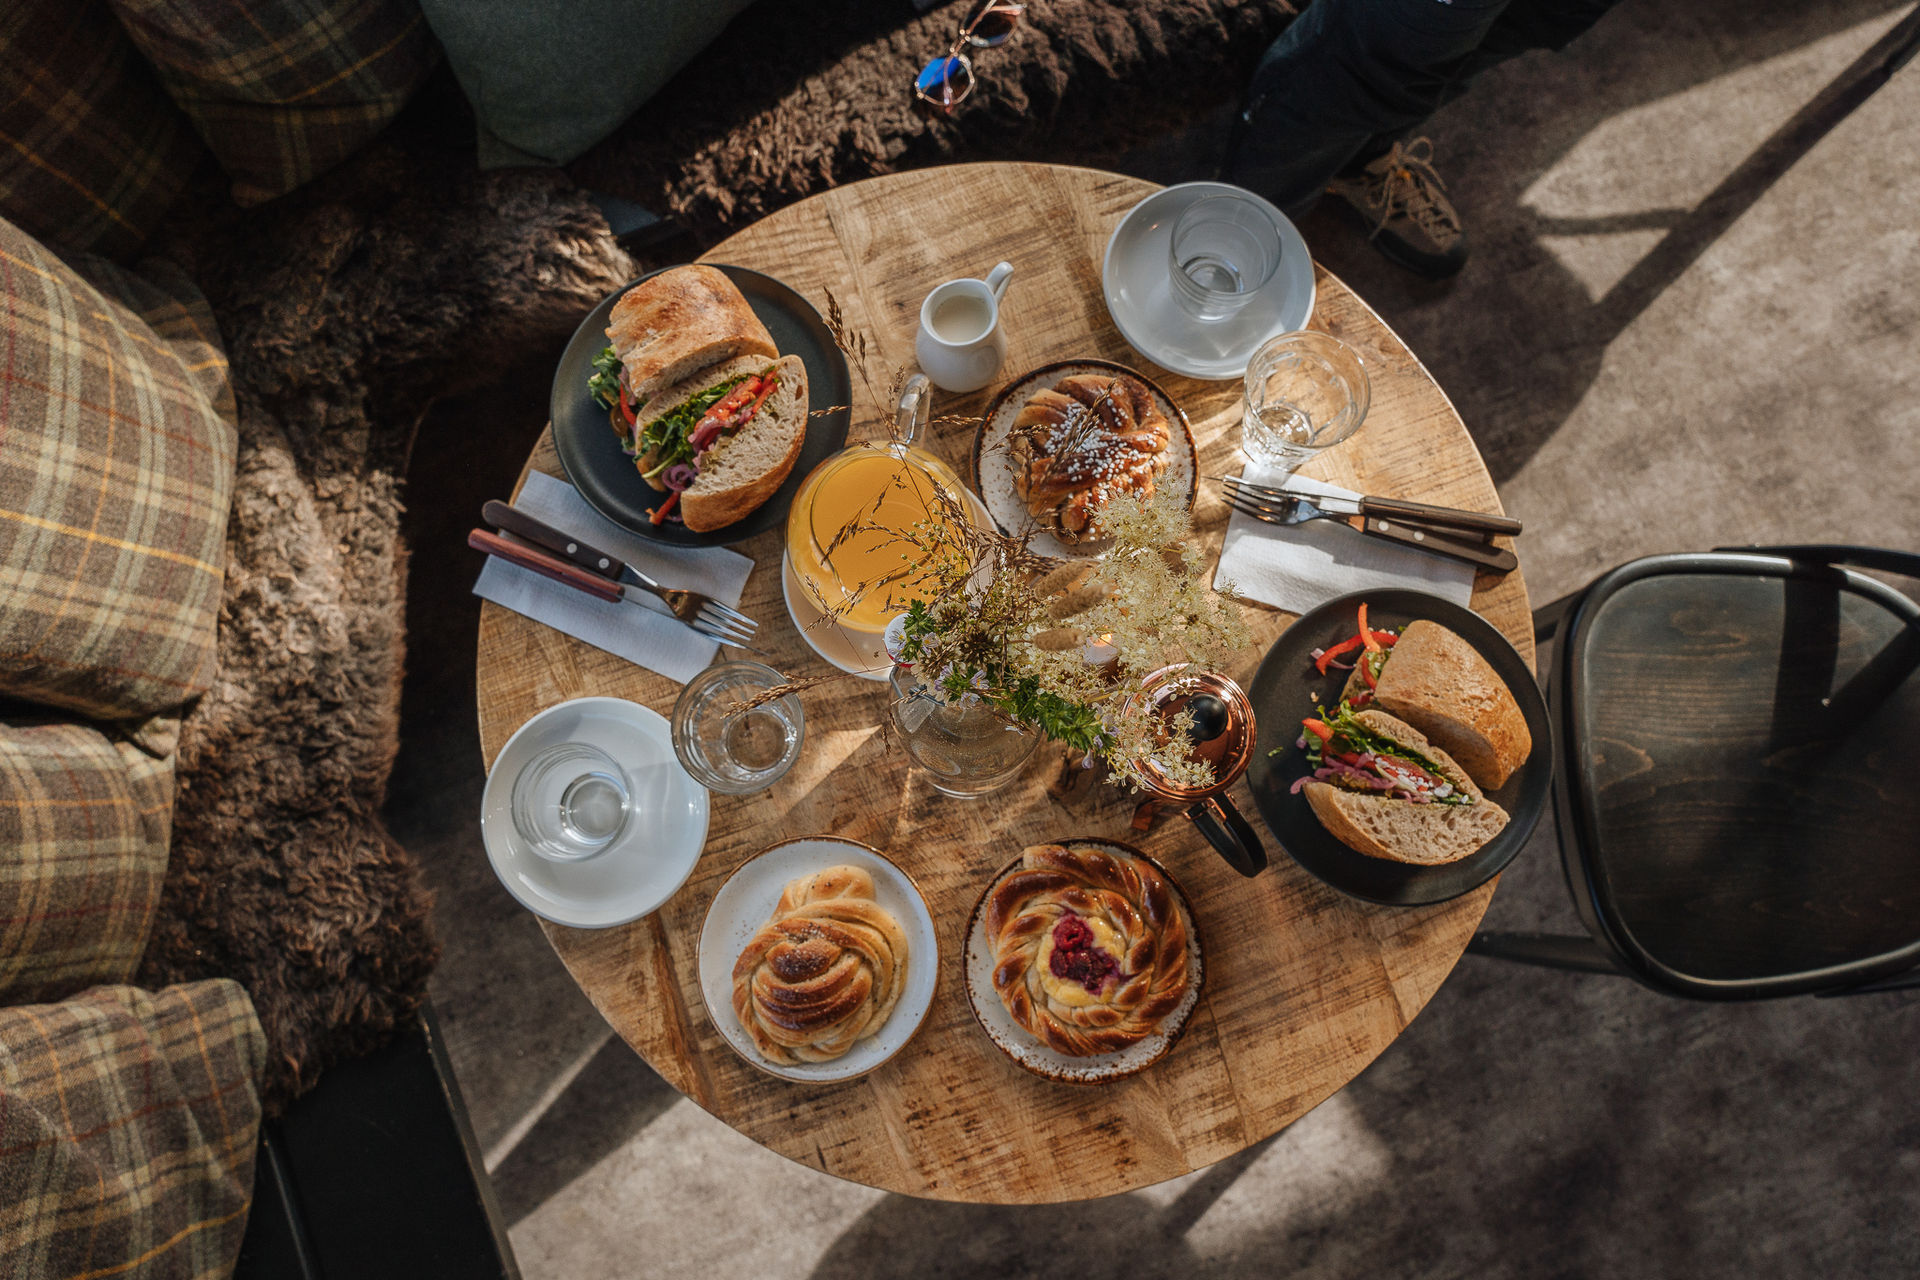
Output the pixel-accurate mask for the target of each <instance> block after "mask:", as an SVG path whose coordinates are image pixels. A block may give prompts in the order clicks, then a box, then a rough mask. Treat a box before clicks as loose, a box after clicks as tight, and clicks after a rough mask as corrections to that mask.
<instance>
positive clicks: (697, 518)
mask: <svg viewBox="0 0 1920 1280" xmlns="http://www.w3.org/2000/svg"><path fill="white" fill-rule="evenodd" d="M607 337H608V338H609V339H610V341H609V343H608V345H607V347H606V348H605V349H604V350H603V351H601V353H600V354H599V356H597V357H596V358H595V359H594V362H593V366H594V374H593V376H592V377H591V378H589V379H588V382H587V387H588V390H589V391H591V392H592V393H593V396H594V398H595V399H596V400H598V401H599V402H600V404H601V405H603V406H604V407H605V408H606V409H607V411H608V421H609V422H610V423H611V424H612V426H613V429H614V431H615V432H616V433H617V434H618V435H619V436H620V441H621V447H622V448H623V449H625V450H626V453H627V455H628V456H629V457H631V458H632V459H633V463H634V469H635V470H636V471H637V472H638V473H639V476H640V479H642V480H644V481H645V482H646V483H647V484H649V485H651V486H653V487H654V488H655V489H658V490H660V491H662V492H664V493H666V494H667V495H668V496H667V498H666V500H665V501H663V502H661V503H660V504H659V505H658V506H656V507H655V508H654V510H653V514H652V517H651V519H652V521H653V523H654V524H663V523H667V522H671V521H678V522H681V523H684V524H685V525H686V527H687V528H688V529H691V530H693V531H694V532H697V533H705V532H708V531H710V530H714V529H721V528H724V527H726V526H727V525H730V524H732V523H734V522H735V521H736V520H739V519H741V518H742V517H744V516H746V515H747V514H748V513H749V512H751V511H753V510H755V509H756V508H758V507H759V506H760V505H761V504H762V503H764V502H766V500H767V499H768V498H771V497H772V496H773V495H774V493H775V491H777V490H778V489H779V488H780V486H781V484H782V483H783V482H784V481H785V480H786V478H787V476H788V474H789V473H790V472H791V471H792V470H793V464H794V462H795V461H796V460H797V459H798V458H799V456H800V449H801V446H802V445H803V444H805V442H806V435H807V374H806V369H805V367H804V366H803V365H802V364H801V362H800V359H799V357H798V356H784V357H783V356H781V354H780V352H779V349H778V348H776V347H775V346H774V344H773V336H772V335H771V334H769V333H768V332H767V329H766V326H765V325H763V324H761V323H760V320H759V318H758V317H757V316H755V315H754V314H753V309H752V308H751V307H749V306H748V305H747V300H746V299H745V298H744V297H742V296H741V294H740V291H739V290H738V289H736V288H735V287H734V285H733V282H732V281H731V280H729V279H727V277H726V276H725V274H723V273H722V272H720V271H719V270H717V269H716V268H713V267H708V266H701V265H693V266H685V267H674V268H672V269H670V270H667V271H662V272H661V273H660V274H659V275H656V276H653V277H650V278H649V279H646V280H643V281H641V282H640V283H639V284H637V285H635V286H634V287H633V288H631V289H629V290H627V292H626V293H625V294H623V295H621V297H620V300H619V301H618V302H616V303H614V306H613V312H612V314H611V315H610V316H609V317H608V324H607Z"/></svg>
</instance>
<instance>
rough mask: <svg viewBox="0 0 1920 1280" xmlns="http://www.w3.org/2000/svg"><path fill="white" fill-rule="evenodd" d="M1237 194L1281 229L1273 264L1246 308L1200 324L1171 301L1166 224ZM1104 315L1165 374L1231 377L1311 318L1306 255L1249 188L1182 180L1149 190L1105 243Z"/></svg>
mask: <svg viewBox="0 0 1920 1280" xmlns="http://www.w3.org/2000/svg"><path fill="white" fill-rule="evenodd" d="M1217 195H1241V196H1247V197H1249V198H1251V199H1253V200H1257V201H1259V203H1260V204H1262V205H1263V206H1265V208H1266V210H1267V212H1269V213H1271V214H1272V215H1273V222H1274V225H1275V226H1277V227H1278V228H1280V265H1279V267H1278V268H1276V269H1275V271H1274V273H1273V279H1271V280H1269V281H1267V283H1266V286H1265V287H1264V288H1262V289H1261V290H1260V291H1259V292H1258V293H1256V294H1255V295H1254V296H1253V297H1252V299H1251V300H1249V301H1248V303H1247V304H1246V306H1244V307H1242V308H1241V309H1240V311H1239V312H1237V313H1236V314H1234V315H1232V316H1229V317H1228V318H1227V319H1225V320H1220V321H1216V322H1214V323H1211V324H1203V323H1201V322H1200V321H1198V320H1195V319H1194V318H1193V317H1192V316H1190V315H1188V314H1187V313H1186V312H1185V311H1184V310H1182V309H1181V307H1180V304H1179V303H1177V302H1175V301H1174V300H1173V286H1172V284H1171V282H1170V281H1169V280H1168V264H1167V246H1168V241H1169V240H1170V239H1171V238H1172V236H1173V224H1174V222H1175V220H1177V219H1178V218H1179V217H1180V215H1181V214H1182V213H1184V212H1185V211H1186V209H1187V206H1188V205H1191V204H1192V203H1194V202H1195V201H1196V200H1200V199H1202V198H1204V197H1206V196H1217ZM1100 283H1101V286H1102V287H1103V289H1104V290H1105V292H1106V296H1107V311H1108V312H1109V313H1110V314H1111V315H1112V316H1113V323H1114V324H1115V326H1117V327H1118V328H1119V330H1120V334H1121V336H1122V337H1124V338H1125V339H1126V340H1127V341H1128V342H1130V343H1132V344H1133V347H1134V349H1135V350H1136V351H1138V352H1139V353H1140V354H1141V355H1143V356H1145V357H1146V358H1147V359H1149V360H1151V361H1153V362H1154V363H1155V364H1157V365H1159V366H1161V367H1162V368H1165V369H1171V370H1173V371H1174V372H1175V373H1184V374H1186V375H1187V376H1188V377H1189V378H1203V379H1207V380H1210V381H1217V380H1224V379H1227V378H1238V377H1241V376H1243V375H1244V374H1245V373H1246V371H1247V361H1248V360H1249V359H1250V358H1252V356H1253V353H1254V352H1255V351H1256V350H1258V349H1259V347H1260V344H1261V343H1263V342H1265V341H1266V340H1267V339H1269V338H1273V337H1278V336H1279V335H1280V334H1283V333H1291V332H1293V331H1294V330H1295V329H1303V328H1305V327H1306V324H1307V320H1308V318H1309V317H1310V316H1312V315H1313V257H1312V255H1311V254H1309V253H1308V252H1307V242H1306V241H1305V240H1302V239H1301V238H1300V233H1299V232H1298V231H1297V230H1295V229H1294V225H1293V223H1291V222H1289V221H1288V220H1287V217H1286V215H1285V214H1283V213H1281V212H1280V211H1279V210H1278V209H1276V208H1274V207H1273V206H1272V205H1271V204H1268V203H1267V202H1266V201H1265V200H1261V199H1260V197H1259V196H1256V195H1254V194H1253V193H1252V192H1251V191H1247V190H1244V189H1243V188H1240V187H1234V186H1229V185H1227V184H1226V183H1224V182H1185V183H1182V184H1180V185H1179V186H1177V187H1168V188H1166V189H1165V190H1162V191H1156V192H1154V193H1153V194H1152V195H1150V196H1148V197H1147V198H1146V199H1145V200H1142V201H1141V202H1140V203H1139V204H1137V205H1135V206H1133V208H1131V209H1129V210H1128V211H1127V215H1126V216H1125V217H1124V218H1122V219H1120V225H1119V226H1117V227H1115V228H1114V229H1113V236H1112V237H1111V238H1110V239H1109V240H1108V241H1107V258H1106V262H1105V264H1104V265H1103V266H1102V267H1101V270H1100Z"/></svg>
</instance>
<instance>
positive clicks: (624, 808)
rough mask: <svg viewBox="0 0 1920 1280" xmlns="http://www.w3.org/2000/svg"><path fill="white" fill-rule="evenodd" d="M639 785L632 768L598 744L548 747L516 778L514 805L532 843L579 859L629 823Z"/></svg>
mask: <svg viewBox="0 0 1920 1280" xmlns="http://www.w3.org/2000/svg"><path fill="white" fill-rule="evenodd" d="M632 808H633V791H632V788H631V787H630V785H629V784H628V782H627V774H626V770H624V769H622V768H621V767H620V765H619V763H618V762H617V761H615V760H614V758H613V757H612V756H610V755H608V754H607V753H606V752H604V751H602V750H600V748H598V747H591V746H588V745H587V744H586V743H584V742H561V743H556V744H554V745H553V746H551V747H548V748H547V749H546V750H545V751H542V752H541V753H540V754H539V755H537V756H535V757H534V758H533V759H531V760H529V761H527V763H526V765H525V766H524V767H523V768H522V769H521V770H520V773H519V775H518V776H517V777H515V778H514V780H513V795H512V797H511V799H510V801H509V804H508V810H509V812H510V813H511V814H512V815H513V827H514V830H515V831H517V832H519V833H520V838H521V839H522V840H524V841H526V842H527V845H528V847H529V848H531V849H532V850H533V851H534V852H535V853H537V854H539V855H540V856H541V857H543V858H549V859H551V860H553V861H555V862H579V861H580V860H581V859H583V858H591V857H592V856H593V855H594V854H596V853H599V852H600V851H601V850H602V849H604V848H606V847H607V846H608V845H610V844H612V843H613V842H614V841H615V840H616V839H618V838H619V835H620V833H621V832H622V831H624V830H625V829H626V825H627V818H628V815H629V814H630V813H631V812H632Z"/></svg>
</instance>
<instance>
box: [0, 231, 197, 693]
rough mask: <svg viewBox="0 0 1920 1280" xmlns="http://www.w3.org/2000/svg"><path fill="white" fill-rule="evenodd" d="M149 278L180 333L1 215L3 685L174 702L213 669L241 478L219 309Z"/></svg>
mask: <svg viewBox="0 0 1920 1280" xmlns="http://www.w3.org/2000/svg"><path fill="white" fill-rule="evenodd" d="M88 266H89V269H91V270H93V271H94V272H95V274H96V275H97V276H98V278H99V279H100V280H101V281H102V282H103V283H105V284H106V285H108V286H109V287H112V288H120V287H125V288H129V289H131V288H132V287H133V286H132V284H131V283H130V279H131V278H130V277H128V276H126V275H125V274H124V273H122V272H119V271H118V270H116V269H114V268H112V267H110V266H108V265H107V264H104V263H90V264H88ZM142 287H143V288H145V289H147V290H148V291H147V293H146V294H144V295H130V296H132V300H133V302H134V303H135V304H136V305H139V306H142V307H143V308H145V309H147V310H148V311H149V312H150V313H151V314H154V315H155V317H156V318H157V319H159V320H160V321H161V322H162V324H163V325H165V326H167V327H168V328H169V330H170V331H172V332H174V334H175V336H176V338H178V337H179V335H180V334H181V333H182V332H183V331H184V332H185V333H186V334H187V338H186V339H185V340H183V341H177V342H176V343H173V344H169V343H167V342H164V341H162V340H161V335H160V334H158V333H156V332H155V330H154V329H153V328H152V327H151V326H150V325H148V324H147V323H146V322H145V321H144V320H143V319H142V318H141V316H140V315H139V314H137V313H136V312H135V311H134V310H133V309H132V308H130V307H129V306H128V305H127V304H126V303H124V302H120V301H117V300H113V299H110V298H109V297H108V296H106V295H105V294H103V293H102V292H101V291H100V290H98V289H96V288H94V287H93V286H92V285H90V284H88V283H87V282H86V281H85V280H83V279H82V278H81V276H80V275H79V274H78V273H76V272H75V271H74V270H72V269H71V268H69V267H68V266H67V265H66V264H64V263H62V262H61V261H60V259H58V258H56V257H54V256H53V255H52V254H51V253H50V252H48V251H47V250H46V249H44V248H42V247H41V246H40V245H38V244H36V243H35V242H34V241H33V240H32V239H31V238H30V237H29V236H27V235H26V234H24V233H23V232H21V231H20V230H19V229H18V228H16V227H14V226H12V225H11V224H8V223H6V222H4V221H0V348H4V358H0V428H3V430H4V433H3V434H0V693H4V694H8V695H11V696H13V697H16V698H23V699H26V700H28V701H32V702H39V703H45V704H49V705H52V706H58V707H64V708H67V709H69V710H73V711H78V712H80V713H81V714H83V715H87V716H91V717H93V718H95V719H98V720H117V719H122V718H128V717H135V716H146V715H153V714H157V713H169V712H174V711H177V710H179V708H180V706H181V705H182V704H183V703H184V702H186V701H187V700H188V699H190V698H192V697H194V696H195V695H196V694H198V693H200V692H201V691H202V690H204V689H205V688H206V687H207V684H208V682H209V681H210V680H211V679H212V676H213V669H214V622H215V617H216V613H217V610H218V609H219V606H220V589H221V580H222V567H223V563H224V556H225V541H226V527H227V506H228V500H229V496H230V494H231V492H232V488H233V470H234V452H235V441H234V424H233V422H232V419H231V416H230V414H231V399H230V398H227V397H225V395H224V393H223V395H222V399H221V400H220V401H219V402H218V403H210V402H209V400H208V396H207V392H206V388H207V387H208V386H210V385H213V383H212V382H211V381H210V378H211V377H215V376H218V377H221V378H222V379H223V375H224V361H223V360H222V358H221V357H220V356H219V354H218V338H217V336H216V331H215V329H214V327H213V321H212V316H211V313H210V312H208V311H207V308H206V304H205V303H204V301H200V300H198V299H197V295H196V297H195V298H194V299H193V300H192V301H191V302H189V301H184V300H181V299H170V300H166V301H165V302H163V301H162V294H161V291H160V290H159V289H158V287H157V286H142ZM183 351H184V352H185V354H184V355H183V354H182V352H183ZM223 408H224V409H226V410H227V413H228V416H222V412H221V410H222V409H223Z"/></svg>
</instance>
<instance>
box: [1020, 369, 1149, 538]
mask: <svg viewBox="0 0 1920 1280" xmlns="http://www.w3.org/2000/svg"><path fill="white" fill-rule="evenodd" d="M1171 435H1172V424H1171V423H1169V422H1168V421H1167V416H1166V414H1164V413H1162V412H1161V411H1160V407H1159V404H1158V403H1157V402H1156V401H1155V399H1154V395H1153V393H1152V392H1151V391H1150V390H1148V388H1147V386H1146V384H1145V383H1143V382H1141V381H1140V380H1139V379H1138V378H1129V377H1126V376H1124V375H1114V374H1103V373H1079V374H1072V375H1069V376H1068V377H1065V378H1062V379H1061V380H1060V381H1059V382H1058V383H1057V384H1055V385H1054V386H1053V387H1051V388H1047V389H1044V390H1041V391H1037V392H1035V393H1034V394H1033V396H1032V397H1031V398H1029V399H1028V401H1027V403H1026V404H1025V405H1023V406H1021V409H1020V412H1019V414H1018V415H1017V416H1016V417H1015V418H1014V420H1013V429H1012V432H1011V434H1010V435H1009V438H1008V445H1007V449H1008V457H1009V460H1010V461H1011V462H1012V464H1013V487H1014V492H1015V493H1017V494H1018V495H1019V497H1020V499H1021V501H1023V502H1025V503H1026V504H1027V512H1028V514H1029V515H1031V516H1032V517H1033V519H1034V522H1035V524H1036V525H1038V526H1039V527H1040V528H1043V529H1046V530H1047V531H1048V532H1050V533H1052V534H1053V536H1054V537H1056V538H1058V539H1060V541H1062V542H1065V543H1067V544H1069V545H1073V544H1077V543H1080V542H1086V541H1090V540H1092V539H1096V538H1100V537H1103V536H1104V535H1103V534H1102V532H1101V530H1100V514H1101V512H1103V511H1104V510H1106V507H1107V504H1108V503H1110V502H1112V501H1113V499H1114V498H1115V497H1117V496H1118V495H1120V494H1135V495H1137V496H1139V497H1142V498H1150V497H1152V496H1153V493H1154V485H1155V481H1157V480H1158V479H1159V477H1160V475H1161V473H1162V472H1164V471H1165V470H1166V469H1167V463H1168V461H1169V457H1168V453H1167V445H1168V441H1169V440H1170V438H1171Z"/></svg>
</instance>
